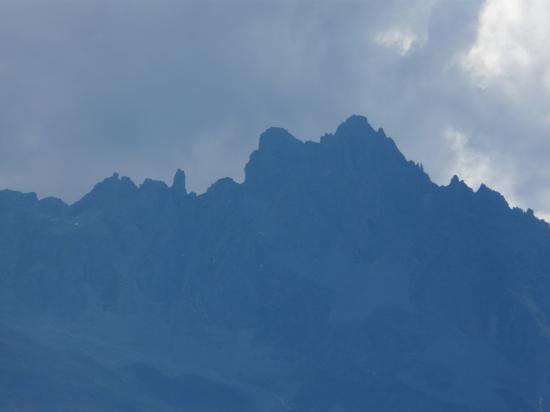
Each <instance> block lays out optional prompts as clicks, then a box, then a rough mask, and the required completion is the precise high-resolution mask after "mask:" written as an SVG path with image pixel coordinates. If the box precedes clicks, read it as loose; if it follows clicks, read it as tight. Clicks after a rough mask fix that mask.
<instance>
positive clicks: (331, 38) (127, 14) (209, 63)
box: [0, 0, 550, 217]
mask: <svg viewBox="0 0 550 412" xmlns="http://www.w3.org/2000/svg"><path fill="white" fill-rule="evenodd" d="M549 21H550V2H548V1H547V0H485V1H484V0H471V1H469V0H464V1H460V0H401V1H391V0H380V1H378V0H375V1H357V2H354V1H341V0H331V1H321V0H317V1H227V0H218V1H212V2H208V1H205V0H198V1H170V0H148V1H144V0H132V1H116V0H89V1H84V0H66V1H60V0H49V1H47V2H46V1H43V0H0V88H1V89H0V187H1V188H13V189H18V190H23V191H35V192H38V194H39V195H40V196H48V195H55V196H59V197H61V198H63V199H65V200H67V201H69V202H72V201H74V200H76V199H78V198H79V197H80V196H82V195H83V194H84V193H85V192H87V191H88V190H89V189H90V188H91V187H92V186H93V184H94V183H96V182H97V181H98V180H100V179H102V178H104V177H105V176H108V175H111V174H112V173H113V172H114V171H118V172H120V173H121V174H124V175H128V176H130V177H131V178H132V179H134V181H136V182H137V183H139V182H141V181H142V180H143V179H144V178H145V177H152V178H156V179H162V180H167V181H169V180H171V177H172V175H173V173H174V171H175V170H176V169H177V168H178V167H181V168H183V169H184V170H185V171H186V173H187V176H188V186H189V187H190V189H192V190H195V191H198V192H202V191H204V190H205V189H206V188H207V187H208V186H209V185H210V184H211V183H213V182H214V181H215V180H216V179H218V178H221V177H224V176H231V177H233V178H235V179H237V180H240V179H242V176H243V167H244V164H245V163H246V161H247V159H248V156H249V154H250V152H251V151H252V150H253V149H255V147H256V146H257V141H258V135H259V134H260V133H261V132H262V131H263V130H264V129H266V128H267V127H269V126H282V127H285V128H287V129H288V130H289V131H290V132H291V133H293V134H294V135H295V136H296V137H298V138H300V139H304V140H305V139H313V140H317V139H318V138H319V136H320V135H322V134H323V133H325V132H332V131H334V130H335V128H336V127H337V126H338V124H339V123H340V122H341V121H343V120H344V119H345V118H347V117H348V116H349V115H351V114H362V115H365V116H367V118H368V119H369V121H370V122H371V124H372V125H373V127H375V128H377V127H383V128H384V129H385V130H386V133H387V134H388V135H390V136H392V137H393V138H394V140H395V141H396V142H397V144H398V146H399V147H400V148H401V150H402V151H403V152H404V153H405V155H406V156H407V157H408V158H410V159H413V160H415V161H418V162H421V163H423V165H424V168H425V170H426V171H427V172H428V173H429V174H430V175H431V176H432V179H433V180H434V181H436V182H437V183H439V184H447V183H448V181H449V180H450V178H451V176H452V175H453V174H455V173H456V174H458V175H460V176H461V177H462V178H463V179H464V180H465V181H466V182H467V183H468V184H470V185H471V186H472V187H474V188H476V189H477V186H479V184H480V183H481V182H486V183H487V184H488V185H489V186H491V187H493V188H495V189H497V190H499V191H500V192H502V193H503V194H504V195H505V196H506V197H507V199H508V200H509V202H510V203H511V204H513V205H518V206H521V207H523V208H527V207H531V208H533V209H534V210H535V211H536V212H537V214H539V215H540V216H546V217H549V216H550V161H549V159H550V42H549V41H548V39H549V38H550V25H549V24H548V22H549Z"/></svg>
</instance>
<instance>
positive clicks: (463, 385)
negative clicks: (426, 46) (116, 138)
mask: <svg viewBox="0 0 550 412" xmlns="http://www.w3.org/2000/svg"><path fill="white" fill-rule="evenodd" d="M0 232H1V233H2V234H3V236H2V237H0V322H1V323H0V332H2V331H4V332H3V333H4V335H2V334H1V333H0V344H1V343H2V341H1V339H4V338H2V336H6V338H5V341H6V344H7V345H8V346H9V348H10V351H12V352H13V353H16V352H14V351H16V348H17V344H16V343H13V342H18V341H20V340H21V339H22V338H21V337H20V336H25V339H29V340H30V341H31V342H34V343H32V344H29V345H27V346H26V348H28V349H25V350H26V352H25V353H24V354H22V355H21V356H23V357H24V358H28V357H30V356H32V354H33V353H34V351H35V350H36V351H39V352H40V353H46V352H44V350H43V349H42V348H44V347H55V348H56V350H55V351H51V353H54V352H55V354H56V355H55V356H56V359H59V356H60V355H59V354H60V353H61V354H63V353H65V354H66V356H67V359H68V360H70V362H69V364H68V365H65V366H64V367H63V368H62V369H60V370H59V371H57V372H55V373H57V375H56V381H55V382H62V381H63V380H64V379H66V376H67V374H69V375H70V374H72V373H73V372H72V371H71V368H70V365H71V364H72V365H73V367H74V368H75V370H78V373H77V375H78V376H81V374H85V371H86V368H87V366H86V365H89V362H87V361H86V362H83V361H82V362H81V359H82V357H80V356H79V357H76V358H73V355H72V354H73V353H75V352H76V353H77V354H80V355H85V358H90V360H91V361H92V362H93V363H94V365H96V364H97V365H98V367H94V369H93V370H94V371H97V373H100V372H99V371H102V372H101V374H104V376H109V380H110V382H117V379H119V380H120V382H124V385H121V386H120V390H121V391H123V392H124V393H127V394H131V393H132V391H135V393H136V394H137V393H139V396H137V395H136V397H135V399H140V400H141V401H143V402H145V403H147V405H149V409H150V408H155V409H156V410H172V409H175V410H178V408H179V410H189V409H192V410H194V409H193V408H195V409H199V410H205V411H208V410H216V411H218V410H224V409H219V408H222V406H220V404H218V403H215V402H214V403H212V402H210V401H209V400H208V399H207V398H208V393H216V394H220V395H219V396H220V399H228V400H231V401H227V408H226V409H225V410H227V411H230V410H235V409H234V408H238V407H242V405H246V408H255V409H256V410H261V411H264V410H265V411H282V410H287V409H288V408H289V407H290V406H289V405H292V408H294V410H296V411H298V412H310V411H311V412H322V411H331V410H342V411H346V412H347V411H349V412H356V411H357V412H359V411H364V410H369V409H370V410H377V411H380V412H393V411H395V410H399V409H405V410H414V411H416V410H418V411H422V412H432V411H433V412H436V411H437V412H438V411H441V410H450V411H451V410H453V411H461V412H481V411H486V410H499V411H510V412H512V411H525V412H528V411H532V410H534V408H535V407H536V404H537V402H538V399H539V397H540V396H550V376H548V375H547V373H546V372H545V371H547V370H548V368H549V367H550V362H549V361H548V360H547V359H550V341H549V339H548V331H549V330H550V326H549V325H550V323H548V322H547V319H550V304H548V303H547V299H546V298H545V297H546V296H548V294H550V276H549V274H550V227H549V226H548V224H547V223H546V222H544V221H542V220H539V219H537V218H536V217H535V216H534V215H533V213H532V211H527V212H524V211H522V210H521V209H518V208H510V207H509V206H508V204H507V202H506V200H505V199H504V197H503V196H502V195H500V194H499V193H498V192H496V191H493V190H491V189H489V188H488V187H486V186H485V185H481V186H480V187H479V189H478V190H476V191H474V190H472V189H471V188H469V187H468V186H467V185H466V184H465V183H464V182H463V181H462V180H460V179H459V178H458V177H457V176H454V177H453V178H452V179H451V182H450V183H449V184H448V185H447V186H438V185H436V184H435V183H433V182H432V181H431V180H430V178H429V176H428V175H427V174H426V173H425V172H424V170H423V169H422V167H421V166H420V165H418V164H416V163H414V162H412V161H410V160H407V159H406V158H405V157H404V156H403V155H402V154H401V152H399V150H398V148H397V146H396V145H395V143H394V141H393V140H392V139H391V138H389V137H387V136H386V135H385V133H384V131H383V130H382V129H378V130H377V131H375V130H374V129H373V128H372V127H371V126H370V125H369V124H368V121H367V120H366V118H364V117H361V116H352V117H350V118H349V119H348V120H346V121H345V122H344V123H342V124H341V125H340V126H339V127H338V128H337V130H336V132H335V133H334V134H327V135H325V136H323V137H322V138H321V139H320V141H319V142H302V141H300V140H298V139H296V138H295V137H293V136H292V135H291V134H290V133H289V132H288V131H286V130H285V129H282V128H270V129H267V130H266V131H265V132H264V133H263V134H262V135H261V136H260V140H259V145H258V149H257V150H255V151H254V152H253V153H252V154H251V156H250V160H249V162H248V163H247V165H246V167H245V179H244V181H243V182H242V183H238V182H235V181H234V180H233V179H230V178H223V179H219V180H218V181H216V182H215V183H214V184H213V185H212V186H210V187H209V189H208V190H207V191H206V192H205V193H202V194H200V195H196V194H195V193H193V192H187V189H186V186H185V173H184V172H183V171H181V170H178V171H177V172H176V174H175V176H174V179H173V182H172V184H171V185H170V186H169V185H168V184H166V183H164V182H161V181H155V180H151V179H146V180H145V181H144V182H143V183H142V184H140V185H136V184H135V183H134V182H133V181H132V180H131V179H130V178H127V177H121V176H120V175H118V174H116V173H115V174H113V175H112V176H110V177H108V178H106V179H104V180H103V181H101V182H99V183H98V184H96V185H95V187H94V188H93V189H92V190H91V191H90V192H89V193H87V194H86V195H85V196H83V197H82V198H81V199H80V200H78V201H77V202H75V203H73V204H71V205H67V204H65V203H63V202H62V201H60V200H56V199H53V198H45V199H38V197H37V196H36V195H35V194H23V193H18V192H14V191H0ZM12 330H13V331H15V332H12ZM33 348H36V349H33ZM10 353H11V352H10ZM6 356H7V355H6ZM10 356H11V355H10ZM41 356H42V355H41ZM62 356H63V355H61V357H62ZM1 361H2V354H0V379H6V380H9V379H10V376H20V375H17V374H15V373H16V371H14V370H11V369H9V367H10V366H9V365H11V363H7V362H6V363H4V366H2V365H3V364H2V362H1ZM71 362H72V363H71ZM6 365H7V366H6ZM6 368H8V369H6ZM94 373H96V372H94ZM14 374H15V375H14ZM34 374H38V376H43V375H44V370H42V369H40V368H39V369H36V370H34V369H29V370H28V371H27V372H26V375H24V376H26V378H24V379H23V378H21V381H20V382H16V385H17V383H19V384H20V387H18V388H17V390H16V391H15V392H17V393H24V390H25V385H28V379H31V378H32V376H34ZM98 376H99V375H98ZM36 379H39V378H36ZM98 379H99V378H98ZM38 381H39V380H38ZM82 382H83V381H80V380H79V381H78V385H79V387H78V391H76V392H75V393H78V394H79V395H78V396H79V399H80V401H82V402H85V399H86V396H88V395H89V396H91V397H94V396H95V397H100V398H101V401H99V400H97V402H96V401H94V402H92V401H89V407H90V408H91V409H90V410H102V409H101V408H99V409H97V407H96V409H93V405H108V404H109V402H110V400H113V402H114V400H115V399H116V402H117V403H116V405H126V406H124V407H127V409H128V410H139V407H138V406H137V405H136V404H135V403H133V401H131V399H130V398H131V396H130V395H129V396H130V398H127V399H121V398H120V397H118V396H113V394H112V393H111V392H109V391H107V392H103V391H102V389H101V388H100V387H98V386H97V385H95V386H93V388H92V387H90V388H86V387H85V386H84V387H82V386H81V385H85V383H82ZM75 384H76V383H75ZM115 386H116V385H115ZM197 388H200V391H203V392H200V393H203V398H201V397H200V396H199V397H198V398H197V397H193V396H191V395H190V394H189V396H186V395H185V394H186V393H187V392H188V391H196V390H198V389H197ZM88 389H89V390H90V391H92V389H93V392H89V391H88ZM60 391H61V392H60ZM11 393H14V392H13V391H12V392H10V393H8V392H6V391H4V392H2V387H1V386H0V407H5V408H8V407H11V408H13V407H22V406H25V407H29V406H28V405H21V404H18V402H19V401H18V398H16V397H13V396H12V395H11ZM87 394H88V395H87ZM274 394H275V395H274ZM216 396H217V395H216ZM70 399H71V397H70V396H67V393H63V392H62V390H61V389H59V388H58V389H56V392H54V393H52V394H50V396H49V397H48V396H47V395H44V397H43V398H41V399H40V402H39V403H40V405H39V403H37V404H36V405H37V406H33V407H29V408H30V410H41V411H42V410H46V411H48V410H52V411H57V410H59V406H60V405H61V404H62V405H65V407H66V408H69V409H71V407H72V409H74V407H75V405H74V404H72V405H71V404H70V402H71V401H70ZM90 399H91V398H90ZM201 399H202V400H201ZM281 399H282V400H283V401H281ZM2 402H4V403H2ZM37 402H38V401H37ZM201 402H202V403H201ZM38 405H39V406H38ZM44 405H45V406H44ZM67 405H68V406H67ZM113 405H115V404H113ZM151 405H153V406H151ZM212 405H216V406H212ZM231 405H237V406H231ZM238 405H241V406H238ZM250 405H255V406H250ZM285 405H286V406H285ZM142 406H143V405H142ZM114 407H115V406H113V408H114ZM117 407H118V406H117ZM143 408H144V409H147V408H146V407H143ZM170 408H172V409H170ZM186 408H187V409H186ZM201 408H202V409H201ZM209 408H210V409H209ZM212 408H214V409H212ZM216 408H218V409H216Z"/></svg>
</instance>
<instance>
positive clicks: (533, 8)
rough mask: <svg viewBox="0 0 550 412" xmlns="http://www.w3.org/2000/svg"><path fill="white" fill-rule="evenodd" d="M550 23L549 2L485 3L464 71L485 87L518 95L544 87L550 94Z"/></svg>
mask: <svg viewBox="0 0 550 412" xmlns="http://www.w3.org/2000/svg"><path fill="white" fill-rule="evenodd" d="M549 21H550V3H549V2H548V0H486V1H485V4H484V5H483V7H482V9H481V12H480V15H479V21H478V30H477V38H476V41H475V43H474V44H473V45H472V47H471V48H470V49H469V50H468V51H467V52H466V53H465V54H464V55H463V56H462V58H461V63H462V65H463V67H464V68H465V69H466V70H467V71H468V72H469V73H470V74H471V75H472V76H473V78H474V79H475V80H476V81H477V82H478V84H479V85H480V86H482V87H489V86H492V85H498V86H500V87H503V88H504V89H505V91H507V92H508V93H509V94H511V95H517V94H521V93H523V92H525V91H527V90H529V89H531V88H533V87H539V86H541V85H542V86H545V87H543V90H544V91H545V92H546V93H548V92H550V84H549V80H548V76H549V74H548V73H549V70H550V42H549V41H548V39H549V38H550V25H549V24H548V22H549Z"/></svg>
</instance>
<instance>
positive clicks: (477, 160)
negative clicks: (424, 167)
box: [443, 127, 518, 206]
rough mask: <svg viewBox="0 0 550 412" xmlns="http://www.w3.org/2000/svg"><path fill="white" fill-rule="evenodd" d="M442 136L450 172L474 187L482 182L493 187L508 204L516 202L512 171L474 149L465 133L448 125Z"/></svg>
mask: <svg viewBox="0 0 550 412" xmlns="http://www.w3.org/2000/svg"><path fill="white" fill-rule="evenodd" d="M443 136H444V138H445V140H446V141H447V143H448V145H449V149H450V150H451V152H452V158H453V161H452V163H451V164H450V165H449V168H450V171H451V173H453V174H456V175H458V176H460V178H461V179H463V180H464V181H465V182H466V184H468V186H470V187H472V188H474V189H477V188H478V187H479V186H480V185H481V184H482V183H485V184H486V185H488V186H490V187H494V188H496V189H498V190H499V191H501V192H502V193H503V194H504V196H505V197H506V199H507V200H508V202H509V203H510V204H512V205H514V206H515V205H517V204H518V202H517V201H516V199H515V196H514V189H515V185H516V182H515V180H514V178H513V176H514V174H513V173H510V172H509V171H504V170H503V169H504V167H503V165H502V164H501V163H500V162H495V161H493V160H492V159H491V158H490V157H489V156H488V155H487V154H484V153H481V152H480V151H478V150H475V149H474V148H473V147H472V145H471V143H470V137H469V136H468V135H467V134H465V133H463V132H460V131H459V130H457V129H455V128H452V127H449V128H447V129H446V130H445V131H444V132H443Z"/></svg>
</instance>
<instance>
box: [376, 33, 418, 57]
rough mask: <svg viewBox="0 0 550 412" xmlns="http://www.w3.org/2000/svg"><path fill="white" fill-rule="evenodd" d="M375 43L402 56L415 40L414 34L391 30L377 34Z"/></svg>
mask: <svg viewBox="0 0 550 412" xmlns="http://www.w3.org/2000/svg"><path fill="white" fill-rule="evenodd" d="M375 41H376V43H378V44H379V45H381V46H386V47H390V48H394V49H396V50H397V51H398V52H399V54H401V55H402V56H404V55H406V54H407V53H408V52H409V50H410V49H411V46H412V45H413V44H414V43H415V42H416V41H417V38H416V35H415V34H414V33H411V32H403V31H400V30H399V29H391V30H387V31H384V32H380V33H378V34H377V35H376V37H375Z"/></svg>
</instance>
